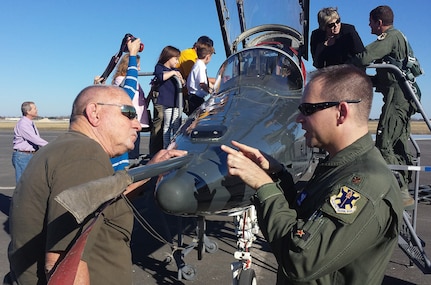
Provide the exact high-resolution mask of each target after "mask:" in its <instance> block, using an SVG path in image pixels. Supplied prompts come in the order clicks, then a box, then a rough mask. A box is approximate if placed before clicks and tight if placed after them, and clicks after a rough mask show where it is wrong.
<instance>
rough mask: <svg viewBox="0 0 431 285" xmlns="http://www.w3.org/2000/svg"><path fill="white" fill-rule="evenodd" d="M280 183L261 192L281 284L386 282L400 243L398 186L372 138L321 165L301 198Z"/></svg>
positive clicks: (259, 205) (262, 218) (264, 226)
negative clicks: (291, 196)
mask: <svg viewBox="0 0 431 285" xmlns="http://www.w3.org/2000/svg"><path fill="white" fill-rule="evenodd" d="M283 190H284V191H295V190H294V189H281V187H280V186H279V184H276V183H270V184H266V185H264V186H262V187H261V188H259V189H258V191H257V193H256V197H255V201H254V202H255V205H256V209H257V212H258V220H259V225H260V227H261V230H262V233H263V234H264V236H265V238H266V239H267V241H268V242H269V243H270V246H271V248H272V251H273V253H274V255H275V257H276V259H277V262H278V264H279V269H278V278H277V279H278V281H277V284H278V285H280V284H321V285H322V284H323V285H324V284H328V285H335V284H348V285H355V284H357V285H363V284H367V285H373V284H381V283H382V280H383V277H384V272H385V270H386V266H387V264H388V262H389V259H390V257H391V254H392V252H393V250H394V247H395V245H396V244H397V240H398V239H397V236H398V232H399V227H400V222H401V221H402V205H401V198H400V190H399V187H398V184H397V182H396V180H395V178H394V175H392V173H391V171H390V170H389V169H388V167H387V165H386V163H385V161H384V160H383V158H382V156H381V155H380V153H379V151H378V150H377V149H376V148H375V147H374V143H373V140H372V138H371V135H369V134H367V135H366V136H363V137H362V138H360V139H359V140H358V141H356V142H355V143H353V144H352V145H350V146H348V147H347V148H345V149H343V150H342V151H340V152H339V153H338V154H336V155H335V156H334V157H333V158H332V159H330V160H328V161H326V162H322V163H320V164H319V165H318V167H317V168H316V170H315V173H314V175H313V177H312V178H311V180H310V181H309V182H308V183H307V185H306V186H305V188H304V190H303V191H302V192H300V193H298V195H297V198H296V201H294V202H291V203H289V202H288V201H287V200H286V198H285V196H284V193H283Z"/></svg>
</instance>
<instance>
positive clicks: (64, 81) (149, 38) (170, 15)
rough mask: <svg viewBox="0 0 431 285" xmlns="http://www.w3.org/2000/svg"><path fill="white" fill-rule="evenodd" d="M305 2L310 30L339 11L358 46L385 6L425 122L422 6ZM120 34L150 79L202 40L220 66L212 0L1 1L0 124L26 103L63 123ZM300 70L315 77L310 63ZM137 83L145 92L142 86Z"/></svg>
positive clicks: (428, 62)
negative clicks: (135, 46)
mask: <svg viewBox="0 0 431 285" xmlns="http://www.w3.org/2000/svg"><path fill="white" fill-rule="evenodd" d="M262 1H267V0H262ZM311 2H312V3H311V7H310V30H313V29H315V28H317V21H316V15H317V12H318V10H319V9H321V8H322V7H331V6H332V7H338V10H339V13H340V15H341V19H342V22H346V23H350V24H353V25H355V26H356V29H357V31H358V33H359V35H360V36H361V38H362V40H363V42H364V44H365V45H367V44H369V43H371V42H372V41H374V40H375V36H374V35H371V34H370V28H369V26H368V17H369V12H370V10H371V9H373V8H375V7H376V6H378V5H381V4H386V5H389V6H391V7H392V9H393V10H394V13H395V27H397V28H399V29H400V30H402V31H403V32H404V34H405V35H406V36H407V37H408V39H409V41H410V42H411V44H412V46H413V49H414V51H415V54H416V56H417V57H418V58H419V59H420V62H421V65H422V67H423V68H424V69H425V75H422V76H421V77H419V78H418V83H419V85H420V87H421V90H422V98H423V99H422V105H423V106H424V108H425V110H426V112H427V114H428V116H430V114H431V94H430V93H431V82H430V81H429V80H427V78H428V77H429V75H428V73H427V72H431V57H429V56H428V54H427V50H429V48H430V46H431V38H430V34H429V31H428V28H429V27H430V26H431V17H430V15H429V11H428V9H426V8H428V7H426V6H428V5H426V3H427V2H426V1H423V0H421V1H420V0H410V1H400V0H388V1H383V2H378V1H348V0H338V1H337V0H333V1H327V0H312V1H311ZM268 3H270V1H268ZM126 33H132V34H133V35H135V36H136V37H139V38H141V40H142V42H143V43H144V45H145V50H144V51H143V52H142V53H141V70H142V71H150V72H151V71H153V69H154V65H155V63H156V62H157V58H158V56H159V54H160V51H161V50H162V49H163V47H164V46H166V45H173V46H175V47H177V48H179V49H181V50H182V49H185V48H189V47H191V46H192V45H193V43H194V42H195V41H196V39H197V38H198V37H199V36H201V35H208V36H210V37H211V38H212V39H213V40H214V42H215V48H216V51H217V54H215V55H214V56H213V58H212V61H211V62H210V63H209V65H208V74H209V76H215V74H216V72H217V70H218V68H219V66H220V65H221V63H222V62H223V60H224V59H225V54H224V47H223V43H222V38H221V33H220V28H219V24H218V18H217V13H216V8H215V4H214V1H213V0H183V1H175V0H164V1H144V0H141V1H127V2H122V1H112V0H105V1H101V0H93V1H84V0H75V1H70V0H49V1H48V0H39V1H34V0H22V1H15V0H3V1H2V4H1V10H0V42H1V45H0V54H1V55H2V57H3V58H2V60H1V62H2V64H1V68H0V99H1V102H2V104H1V105H0V116H20V106H21V103H22V102H23V101H27V100H29V101H34V102H35V103H36V105H37V106H38V108H39V115H40V116H68V115H69V114H70V110H71V105H72V102H73V99H74V98H75V96H76V95H77V94H78V92H79V91H80V90H82V89H83V88H84V87H86V86H87V85H90V84H92V81H93V77H94V76H95V75H100V74H102V72H103V71H104V70H105V68H106V66H107V64H108V62H109V60H110V58H111V57H112V56H113V55H114V54H115V53H116V52H117V51H118V49H119V46H120V43H121V40H122V38H123V36H124V34H126ZM310 58H311V57H310ZM306 67H307V69H308V70H309V71H310V70H313V69H314V68H313V67H312V64H311V61H308V62H306ZM108 80H110V78H109V79H108ZM140 81H141V85H142V86H143V89H144V91H145V92H147V91H148V90H149V85H148V79H147V78H143V79H141V80H140ZM380 107H381V96H380V94H379V93H377V94H376V96H375V99H374V102H373V110H372V114H371V118H378V116H379V114H380Z"/></svg>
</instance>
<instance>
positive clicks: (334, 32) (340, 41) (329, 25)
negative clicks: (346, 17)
mask: <svg viewBox="0 0 431 285" xmlns="http://www.w3.org/2000/svg"><path fill="white" fill-rule="evenodd" d="M317 20H318V22H319V28H318V29H316V30H314V31H313V32H312V33H311V40H310V45H311V55H312V56H313V65H314V67H317V68H321V67H325V66H330V65H335V64H342V63H348V62H349V61H350V60H351V59H352V58H353V57H354V56H355V54H357V53H359V52H362V51H364V44H363V43H362V40H361V38H360V37H359V35H358V33H357V32H356V29H355V26H353V25H350V24H346V23H341V18H340V15H339V14H338V11H337V9H336V8H323V9H322V10H320V11H319V13H318V14H317Z"/></svg>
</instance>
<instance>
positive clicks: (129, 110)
mask: <svg viewBox="0 0 431 285" xmlns="http://www.w3.org/2000/svg"><path fill="white" fill-rule="evenodd" d="M97 105H103V106H116V107H120V108H121V114H122V115H123V116H124V117H126V118H128V119H129V120H134V119H136V118H137V117H138V114H136V109H135V107H133V106H131V105H119V104H111V103H97Z"/></svg>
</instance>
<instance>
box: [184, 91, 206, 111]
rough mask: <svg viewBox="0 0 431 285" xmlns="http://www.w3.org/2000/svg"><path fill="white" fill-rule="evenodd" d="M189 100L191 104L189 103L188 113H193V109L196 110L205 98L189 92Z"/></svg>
mask: <svg viewBox="0 0 431 285" xmlns="http://www.w3.org/2000/svg"><path fill="white" fill-rule="evenodd" d="M188 100H189V104H188V105H189V110H188V114H187V115H190V114H191V113H193V111H194V110H196V109H197V108H198V107H199V106H200V105H202V103H203V102H204V98H201V97H199V96H196V95H194V94H189V99H188Z"/></svg>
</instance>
